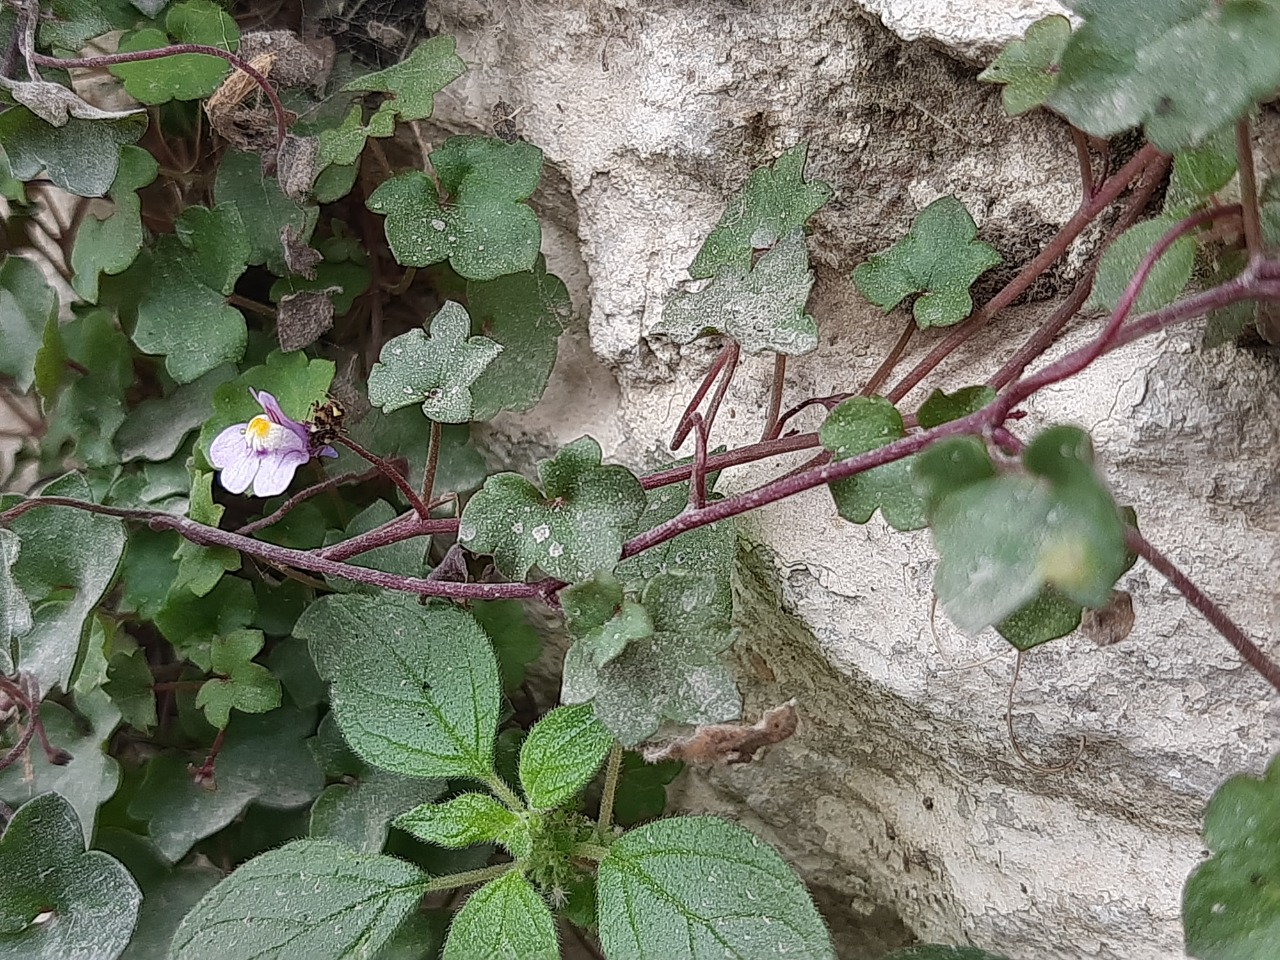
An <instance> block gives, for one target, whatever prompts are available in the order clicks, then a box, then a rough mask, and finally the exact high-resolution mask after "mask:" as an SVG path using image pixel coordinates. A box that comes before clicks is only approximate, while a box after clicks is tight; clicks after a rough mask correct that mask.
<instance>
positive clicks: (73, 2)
mask: <svg viewBox="0 0 1280 960" xmlns="http://www.w3.org/2000/svg"><path fill="white" fill-rule="evenodd" d="M48 7H49V13H50V14H51V15H50V16H48V17H43V16H42V17H41V18H40V26H39V34H38V36H39V38H40V46H42V47H61V48H62V49H63V50H79V49H80V48H81V47H83V46H84V45H85V42H86V41H88V40H92V39H93V38H94V37H100V36H102V35H103V34H104V33H110V32H111V31H112V30H121V29H124V28H126V27H129V26H132V25H133V24H134V23H135V22H137V20H138V10H137V9H135V8H134V6H132V5H130V4H129V2H128V0H52V2H51V3H49V4H48Z"/></svg>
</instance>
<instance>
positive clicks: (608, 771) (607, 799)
mask: <svg viewBox="0 0 1280 960" xmlns="http://www.w3.org/2000/svg"><path fill="white" fill-rule="evenodd" d="M622 754H623V750H622V744H620V743H618V742H617V741H616V740H615V741H614V742H613V747H612V748H611V749H610V750H609V759H608V761H607V762H606V763H605V766H604V788H603V789H602V790H601V791H600V818H599V820H597V821H596V832H597V833H598V834H599V835H600V836H602V837H607V836H609V834H610V833H611V832H612V831H613V802H614V800H616V799H617V796H618V778H619V775H620V774H621V773H622Z"/></svg>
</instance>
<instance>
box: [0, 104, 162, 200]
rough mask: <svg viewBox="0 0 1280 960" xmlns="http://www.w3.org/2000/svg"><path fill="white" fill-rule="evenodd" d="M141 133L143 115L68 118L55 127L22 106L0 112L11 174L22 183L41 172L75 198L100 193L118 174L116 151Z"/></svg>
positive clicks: (0, 135)
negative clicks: (106, 117) (89, 118)
mask: <svg viewBox="0 0 1280 960" xmlns="http://www.w3.org/2000/svg"><path fill="white" fill-rule="evenodd" d="M146 129H147V118H146V116H145V115H144V114H135V115H131V116H127V117H123V118H121V119H119V120H112V121H106V120H81V119H79V118H78V117H71V118H70V119H68V120H67V122H66V123H64V124H63V125H62V126H60V127H55V126H53V125H52V124H49V123H46V122H45V121H43V120H41V119H40V118H39V117H37V116H36V115H35V114H34V113H32V112H31V111H30V110H28V109H27V108H26V107H9V108H8V109H7V110H5V111H3V112H2V113H0V143H3V144H4V149H5V153H7V154H8V157H9V165H10V167H11V168H12V170H13V175H14V176H15V177H16V178H17V179H19V180H23V181H28V180H34V179H36V178H37V177H39V176H40V175H41V173H43V174H44V175H45V176H47V177H48V178H49V179H50V180H51V181H52V182H53V183H54V184H55V185H56V186H58V187H61V188H62V189H63V190H66V191H67V192H68V193H72V194H75V195H76V196H78V197H101V196H102V195H104V194H105V193H106V192H107V191H108V190H109V189H110V188H111V184H112V183H114V182H115V179H116V174H117V173H118V172H119V167H120V148H121V147H123V146H125V145H127V144H131V143H135V142H137V140H138V139H139V138H140V137H141V136H142V135H143V133H145V132H146Z"/></svg>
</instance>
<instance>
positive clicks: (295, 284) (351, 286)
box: [270, 237, 371, 317]
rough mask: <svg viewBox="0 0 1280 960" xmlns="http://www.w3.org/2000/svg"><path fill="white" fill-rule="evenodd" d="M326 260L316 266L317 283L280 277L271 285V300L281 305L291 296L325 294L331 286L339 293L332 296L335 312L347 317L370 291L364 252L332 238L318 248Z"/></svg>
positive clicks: (298, 277) (296, 278) (290, 277)
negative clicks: (313, 293)
mask: <svg viewBox="0 0 1280 960" xmlns="http://www.w3.org/2000/svg"><path fill="white" fill-rule="evenodd" d="M316 249H317V250H319V251H320V253H321V254H323V256H324V259H323V260H322V261H321V262H320V263H318V264H317V265H316V268H315V270H316V276H315V279H314V280H311V279H308V278H306V277H300V276H296V275H293V274H291V275H289V276H287V277H281V278H280V279H279V280H277V281H276V282H275V283H273V284H272V285H271V293H270V296H271V299H272V300H274V301H276V302H277V303H278V302H280V300H282V299H283V298H284V297H286V296H288V295H289V294H297V293H304V292H308V291H311V292H324V291H327V290H329V289H330V288H332V287H337V288H338V291H337V292H335V293H331V294H329V296H330V297H332V299H333V313H334V316H336V317H342V316H345V315H346V314H347V313H348V312H349V311H350V310H351V307H352V304H354V303H355V300H356V297H359V296H360V295H361V294H363V293H364V292H365V291H366V290H368V289H369V282H370V279H371V278H370V274H369V264H368V260H367V258H366V257H365V256H364V254H363V251H361V250H359V248H356V249H355V250H352V249H350V244H349V242H347V241H343V240H340V239H339V238H337V237H330V238H328V239H326V240H323V241H321V242H320V243H318V244H317V245H316Z"/></svg>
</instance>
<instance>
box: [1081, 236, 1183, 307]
mask: <svg viewBox="0 0 1280 960" xmlns="http://www.w3.org/2000/svg"><path fill="white" fill-rule="evenodd" d="M1177 222H1178V218H1177V217H1173V216H1170V215H1168V214H1165V215H1164V216H1159V217H1156V218H1155V219H1154V220H1146V221H1144V222H1142V223H1139V224H1137V225H1136V226H1133V227H1130V228H1129V229H1128V230H1126V231H1125V232H1124V233H1122V234H1120V236H1119V237H1117V238H1116V241H1115V243H1113V244H1111V246H1109V247H1108V248H1107V250H1106V252H1105V253H1104V254H1103V255H1102V260H1101V261H1100V262H1099V263H1098V273H1097V276H1096V278H1095V279H1094V282H1093V293H1092V294H1090V296H1089V304H1088V305H1089V306H1093V307H1100V308H1102V309H1104V310H1114V309H1115V308H1116V305H1117V304H1118V303H1119V302H1120V298H1121V297H1123V296H1124V292H1125V290H1126V289H1127V288H1128V286H1129V282H1130V281H1131V280H1132V279H1133V276H1134V274H1135V273H1137V272H1138V267H1139V266H1141V264H1142V261H1143V260H1145V259H1146V257H1147V254H1148V253H1150V252H1151V248H1152V247H1154V246H1155V245H1156V242H1157V241H1158V240H1159V239H1160V238H1161V237H1163V236H1164V235H1165V234H1166V233H1168V232H1169V230H1170V228H1172V227H1173V226H1174V225H1176V224H1177ZM1195 259H1196V242H1195V240H1194V239H1193V238H1192V237H1191V236H1184V237H1180V238H1179V239H1178V240H1176V241H1174V243H1173V246H1171V247H1170V248H1169V249H1168V250H1166V251H1165V252H1164V254H1162V255H1161V257H1160V259H1159V260H1157V261H1156V263H1155V266H1154V267H1152V268H1151V271H1150V272H1149V273H1148V274H1147V280H1146V283H1144V284H1143V286H1142V292H1141V293H1139V294H1138V299H1137V300H1136V301H1135V302H1134V305H1133V313H1135V314H1137V313H1145V312H1147V311H1148V310H1155V309H1156V308H1158V307H1163V306H1164V305H1165V304H1166V303H1172V302H1173V301H1174V300H1176V299H1177V298H1178V294H1180V293H1182V288H1183V287H1185V286H1186V285H1187V281H1188V280H1190V279H1191V268H1192V267H1194V266H1195Z"/></svg>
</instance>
